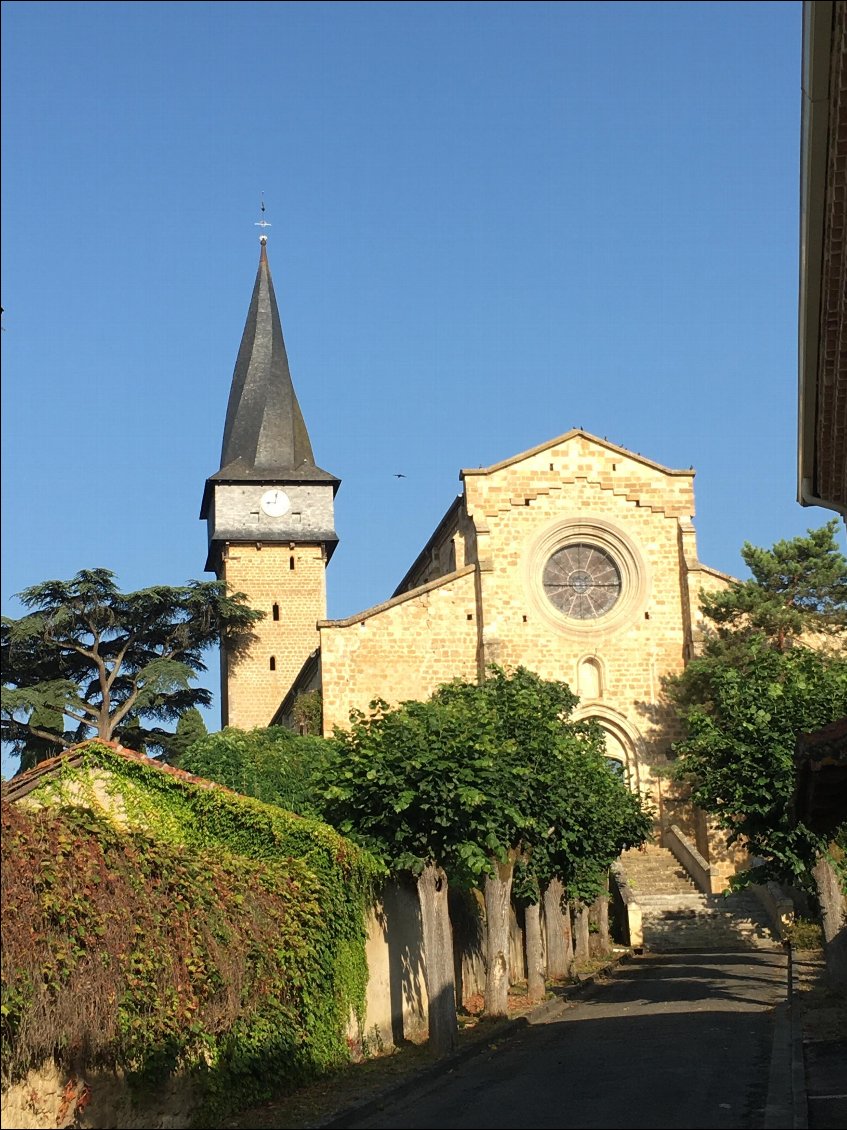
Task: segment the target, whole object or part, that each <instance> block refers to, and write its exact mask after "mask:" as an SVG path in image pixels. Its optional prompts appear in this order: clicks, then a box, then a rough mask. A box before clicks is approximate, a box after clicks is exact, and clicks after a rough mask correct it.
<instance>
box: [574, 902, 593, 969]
mask: <svg viewBox="0 0 847 1130" xmlns="http://www.w3.org/2000/svg"><path fill="white" fill-rule="evenodd" d="M589 913H590V907H588V906H587V905H586V904H585V903H584V902H578V903H577V904H576V907H575V909H574V918H575V919H576V937H575V939H574V957H575V959H576V960H577V961H588V959H589V957H590V956H591V943H590V941H589V937H590V935H589V930H588V916H589Z"/></svg>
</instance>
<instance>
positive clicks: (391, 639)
mask: <svg viewBox="0 0 847 1130" xmlns="http://www.w3.org/2000/svg"><path fill="white" fill-rule="evenodd" d="M320 636H321V666H322V672H323V710H324V733H325V734H329V733H331V732H332V728H333V726H334V725H338V726H342V727H344V726H346V725H347V724H348V722H349V714H350V710H351V709H352V708H354V707H355V708H358V709H359V710H365V711H366V710H367V708H368V704H369V703H370V702H371V701H372V700H373V699H374V698H383V699H385V700H386V702H389V703H391V704H395V703H398V702H402V701H403V700H405V699H410V698H418V699H420V698H426V697H427V696H428V695H430V694H431V693H432V692H433V691H434V690H435V689H436V687H437V686H438V685H439V684H440V683H443V682H446V681H448V680H449V679H452V678H454V677H458V678H462V679H469V680H474V679H476V678H477V671H478V668H477V601H476V586H475V577H474V568H473V566H466V567H465V568H464V569H460V570H458V571H457V572H456V573H453V574H451V575H449V576H447V577H444V578H442V579H440V580H438V581H434V582H432V583H430V584H429V585H425V586H424V587H423V588H419V589H416V590H415V591H414V592H413V593H411V594H409V595H403V596H399V597H395V598H394V599H393V600H390V601H387V602H386V603H385V604H381V605H378V606H377V607H376V608H372V609H369V610H368V611H367V612H363V613H361V614H360V615H359V616H351V617H350V618H349V619H347V620H329V621H324V622H323V623H322V624H321V625H320Z"/></svg>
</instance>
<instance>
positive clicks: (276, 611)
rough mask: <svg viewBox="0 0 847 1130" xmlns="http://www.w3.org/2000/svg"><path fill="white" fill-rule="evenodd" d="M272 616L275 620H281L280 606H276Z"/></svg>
mask: <svg viewBox="0 0 847 1130" xmlns="http://www.w3.org/2000/svg"><path fill="white" fill-rule="evenodd" d="M272 615H273V618H274V620H278V619H279V605H278V604H274V606H273V613H272Z"/></svg>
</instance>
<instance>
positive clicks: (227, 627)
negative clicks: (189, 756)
mask: <svg viewBox="0 0 847 1130" xmlns="http://www.w3.org/2000/svg"><path fill="white" fill-rule="evenodd" d="M18 599H19V600H20V602H21V603H22V604H23V606H24V607H25V608H27V609H29V611H28V613H27V614H26V615H24V616H22V617H20V618H19V619H13V618H11V617H3V621H2V637H1V638H0V647H2V665H3V691H2V701H0V734H2V738H3V740H4V741H6V742H9V743H10V744H11V746H12V747H13V748H14V750H15V751H16V752H17V753H19V754H20V756H21V768H27V767H28V765H29V764H30V763H34V761H35V760H37V759H39V757H40V751H39V747H38V746H37V745H36V744H34V743H37V742H45V743H47V744H48V745H49V746H50V747H51V748H61V747H64V746H68V745H72V744H73V743H74V742H77V741H81V740H83V739H84V738H87V737H92V736H97V737H100V738H104V739H106V740H111V739H120V738H121V736H122V734H123V733H124V732H127V731H129V732H131V733H132V734H133V736H134V737H135V738H136V739H137V741H139V742H142V743H150V744H154V745H155V744H158V738H159V737H160V736H161V735H164V738H165V740H167V738H168V737H169V736H170V735H169V733H168V731H165V730H163V729H162V728H161V727H152V728H151V727H150V726H149V725H147V723H150V722H154V723H159V722H173V721H175V720H177V719H179V718H180V717H181V716H182V715H183V714H184V713H185V712H186V711H188V710H190V709H191V708H192V707H196V706H207V705H209V703H210V702H211V695H210V693H209V691H208V690H206V689H205V688H203V687H197V686H194V685H193V682H194V680H195V678H196V676H197V675H198V673H200V672H203V671H205V670H206V666H205V663H204V662H203V653H204V652H205V651H206V650H207V649H208V648H209V647H211V646H212V645H214V644H216V643H219V642H223V643H225V644H226V647H227V650H228V652H229V654H230V655H231V656H232V657H233V659H234V660H237V658H238V657H239V655H240V654H242V653H243V651H244V650H245V649H246V648H247V647H248V646H249V643H250V640H251V627H252V625H253V624H254V623H255V622H256V621H257V620H259V619H260V618H261V617H262V616H263V615H264V613H262V612H260V611H257V610H255V609H251V608H250V607H249V606H248V605H247V602H246V597H245V596H244V595H243V594H242V593H230V592H228V591H227V587H226V584H225V582H223V581H190V582H189V583H188V584H186V585H182V586H176V587H174V586H170V585H156V586H154V587H152V588H148V589H142V590H140V591H138V592H132V593H122V592H120V591H119V589H118V588H117V586H116V584H115V581H114V574H113V573H111V572H110V571H109V570H108V569H83V570H81V571H80V572H79V573H77V574H76V576H75V577H73V578H72V579H71V580H69V581H45V582H43V583H42V584H38V585H33V586H32V587H30V588H27V589H24V591H23V592H21V593H19V594H18ZM48 718H49V723H48ZM59 719H61V721H58V720H59ZM67 723H69V725H67V728H66V724H67Z"/></svg>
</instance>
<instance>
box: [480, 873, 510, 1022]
mask: <svg viewBox="0 0 847 1130" xmlns="http://www.w3.org/2000/svg"><path fill="white" fill-rule="evenodd" d="M493 866H494V875H493V876H492V875H489V876H487V877H486V880H485V920H486V926H487V931H486V933H487V945H486V955H485V957H486V960H485V1013H486V1015H487V1016H508V1015H509V908H510V906H511V897H512V875H513V873H514V869H515V860H514V854H513V853H512V852H510V853H509V858H508V861H507V862H506V863H499V862H495V863H494V865H493Z"/></svg>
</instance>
